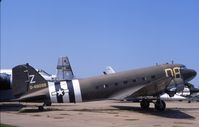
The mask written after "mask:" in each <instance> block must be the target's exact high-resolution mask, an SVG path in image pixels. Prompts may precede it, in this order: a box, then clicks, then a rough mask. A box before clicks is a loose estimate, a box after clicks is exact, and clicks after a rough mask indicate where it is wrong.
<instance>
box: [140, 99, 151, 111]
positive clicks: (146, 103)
mask: <svg viewBox="0 0 199 127" xmlns="http://www.w3.org/2000/svg"><path fill="white" fill-rule="evenodd" d="M140 106H141V108H142V109H149V106H150V103H149V101H148V100H147V99H143V100H142V101H141V102H140Z"/></svg>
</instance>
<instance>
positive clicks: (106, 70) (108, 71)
mask: <svg viewBox="0 0 199 127" xmlns="http://www.w3.org/2000/svg"><path fill="white" fill-rule="evenodd" d="M103 73H104V75H109V74H114V73H115V70H114V69H113V68H112V67H111V66H107V67H106V69H105V71H104V72H103Z"/></svg>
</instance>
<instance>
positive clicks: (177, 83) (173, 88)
mask: <svg viewBox="0 0 199 127" xmlns="http://www.w3.org/2000/svg"><path fill="white" fill-rule="evenodd" d="M184 87H185V85H184V80H183V79H181V78H177V79H173V80H172V81H171V82H170V84H169V85H168V86H167V90H166V93H167V94H168V95H169V96H170V97H173V96H174V95H175V94H176V93H177V92H182V91H183V90H184Z"/></svg>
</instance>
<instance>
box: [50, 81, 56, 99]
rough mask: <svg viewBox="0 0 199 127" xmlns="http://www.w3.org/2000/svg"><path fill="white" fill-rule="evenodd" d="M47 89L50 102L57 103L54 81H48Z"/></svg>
mask: <svg viewBox="0 0 199 127" xmlns="http://www.w3.org/2000/svg"><path fill="white" fill-rule="evenodd" d="M48 90H49V94H50V100H51V102H52V103H57V93H56V90H55V83H54V82H48Z"/></svg>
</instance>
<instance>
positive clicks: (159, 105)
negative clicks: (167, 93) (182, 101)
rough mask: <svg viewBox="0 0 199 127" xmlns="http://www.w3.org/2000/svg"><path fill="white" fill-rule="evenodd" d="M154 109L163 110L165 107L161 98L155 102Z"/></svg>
mask: <svg viewBox="0 0 199 127" xmlns="http://www.w3.org/2000/svg"><path fill="white" fill-rule="evenodd" d="M155 109H156V110H157V111H164V110H165V109H166V103H165V102H164V101H163V100H157V101H156V103H155Z"/></svg>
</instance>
